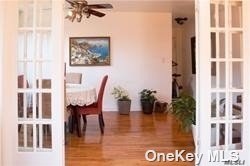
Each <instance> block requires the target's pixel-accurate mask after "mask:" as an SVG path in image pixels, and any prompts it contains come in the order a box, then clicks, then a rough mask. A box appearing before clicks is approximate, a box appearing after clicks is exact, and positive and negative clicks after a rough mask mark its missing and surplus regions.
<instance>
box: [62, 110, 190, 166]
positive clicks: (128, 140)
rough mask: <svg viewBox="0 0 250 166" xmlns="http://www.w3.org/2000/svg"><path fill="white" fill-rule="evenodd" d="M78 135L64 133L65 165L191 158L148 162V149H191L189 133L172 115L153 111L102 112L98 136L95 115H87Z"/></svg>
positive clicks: (133, 164) (122, 165)
mask: <svg viewBox="0 0 250 166" xmlns="http://www.w3.org/2000/svg"><path fill="white" fill-rule="evenodd" d="M87 118H88V124H87V128H86V131H85V132H84V133H83V135H82V137H81V138H79V137H77V134H76V133H74V134H68V135H67V144H66V147H65V153H66V154H65V155H66V156H65V157H66V166H81V165H86V166H147V165H149V166H150V165H157V166H158V165H159V166H160V165H173V166H192V165H194V164H193V163H192V162H148V161H146V160H145V158H144V155H145V152H146V151H147V150H149V149H152V150H155V151H157V152H161V153H168V152H171V153H173V152H175V150H178V149H179V150H182V149H183V150H186V151H187V152H193V151H194V146H193V138H192V134H191V133H183V132H181V131H179V129H178V125H177V122H176V120H175V119H174V117H173V116H172V115H170V114H162V113H157V114H153V115H145V114H143V113H141V112H131V113H130V115H129V116H127V115H119V114H118V113H117V112H104V120H105V130H104V135H103V136H102V135H101V133H100V129H99V123H98V117H97V116H88V117H87Z"/></svg>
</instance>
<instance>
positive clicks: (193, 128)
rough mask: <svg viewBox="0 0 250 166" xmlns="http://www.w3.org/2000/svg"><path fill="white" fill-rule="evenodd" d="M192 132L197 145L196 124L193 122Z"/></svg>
mask: <svg viewBox="0 0 250 166" xmlns="http://www.w3.org/2000/svg"><path fill="white" fill-rule="evenodd" d="M192 133H193V139H194V145H195V146H196V125H194V124H192Z"/></svg>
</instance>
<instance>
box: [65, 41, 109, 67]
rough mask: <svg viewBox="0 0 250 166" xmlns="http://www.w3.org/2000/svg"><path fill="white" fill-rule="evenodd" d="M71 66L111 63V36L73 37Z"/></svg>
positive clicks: (105, 64) (70, 53) (70, 52)
mask: <svg viewBox="0 0 250 166" xmlns="http://www.w3.org/2000/svg"><path fill="white" fill-rule="evenodd" d="M69 42H70V50H69V55H70V59H69V61H70V66H107V65H110V37H71V38H70V39H69Z"/></svg>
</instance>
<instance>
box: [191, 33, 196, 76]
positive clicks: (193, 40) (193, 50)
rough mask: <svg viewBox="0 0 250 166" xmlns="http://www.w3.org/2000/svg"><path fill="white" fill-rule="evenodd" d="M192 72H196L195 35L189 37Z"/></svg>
mask: <svg viewBox="0 0 250 166" xmlns="http://www.w3.org/2000/svg"><path fill="white" fill-rule="evenodd" d="M191 56H192V74H196V67H195V66H196V62H195V37H191Z"/></svg>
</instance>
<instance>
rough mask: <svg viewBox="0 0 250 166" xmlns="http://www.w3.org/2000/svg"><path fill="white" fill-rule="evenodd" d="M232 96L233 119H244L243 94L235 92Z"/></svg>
mask: <svg viewBox="0 0 250 166" xmlns="http://www.w3.org/2000/svg"><path fill="white" fill-rule="evenodd" d="M231 96H232V119H242V118H243V114H242V106H243V103H242V101H243V100H242V96H243V95H242V93H237V92H234V93H232V94H231Z"/></svg>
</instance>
